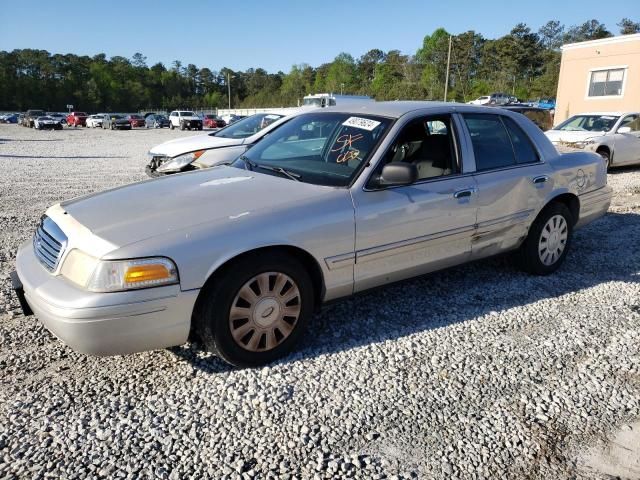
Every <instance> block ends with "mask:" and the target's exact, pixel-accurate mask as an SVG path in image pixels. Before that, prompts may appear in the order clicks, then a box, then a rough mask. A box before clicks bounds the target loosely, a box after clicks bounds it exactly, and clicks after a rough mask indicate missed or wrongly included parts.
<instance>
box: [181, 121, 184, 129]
mask: <svg viewBox="0 0 640 480" xmlns="http://www.w3.org/2000/svg"><path fill="white" fill-rule="evenodd" d="M180 130H184V122H180Z"/></svg>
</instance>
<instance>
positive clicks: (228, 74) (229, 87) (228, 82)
mask: <svg viewBox="0 0 640 480" xmlns="http://www.w3.org/2000/svg"><path fill="white" fill-rule="evenodd" d="M227 89H228V91H229V94H228V95H229V110H231V74H230V73H227Z"/></svg>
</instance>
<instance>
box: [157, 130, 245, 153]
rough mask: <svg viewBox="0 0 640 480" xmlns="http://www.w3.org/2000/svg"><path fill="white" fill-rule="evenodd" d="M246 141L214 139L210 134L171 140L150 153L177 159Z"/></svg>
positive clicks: (241, 139) (240, 139) (239, 139)
mask: <svg viewBox="0 0 640 480" xmlns="http://www.w3.org/2000/svg"><path fill="white" fill-rule="evenodd" d="M244 140H245V139H244V138H224V137H214V136H211V135H208V134H205V135H194V136H192V137H185V138H177V139H175V140H169V141H168V142H164V143H161V144H160V145H156V146H155V147H153V148H152V149H151V150H149V153H150V154H151V155H166V156H167V157H175V156H176V155H182V154H183V153H189V152H195V151H196V150H205V149H208V148H220V147H230V146H233V145H241V144H242V143H243V142H244Z"/></svg>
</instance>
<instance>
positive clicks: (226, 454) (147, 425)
mask: <svg viewBox="0 0 640 480" xmlns="http://www.w3.org/2000/svg"><path fill="white" fill-rule="evenodd" d="M192 134H194V133H193V132H180V131H173V132H170V131H168V130H162V131H152V130H135V131H131V132H128V131H125V132H111V131H103V130H89V129H77V130H73V129H65V130H64V131H61V132H39V131H35V130H28V129H25V128H22V127H18V126H15V125H0V171H1V172H2V173H1V177H0V200H1V201H0V345H1V347H0V372H1V373H0V478H25V477H29V478H45V477H52V478H97V477H127V478H170V479H178V478H207V477H210V478H221V477H224V478H254V477H259V478H314V477H316V478H336V477H353V478H367V479H368V478H447V479H449V478H502V477H504V478H545V479H546V478H558V479H564V478H575V477H579V478H580V477H582V478H607V477H606V476H605V474H606V472H600V473H598V472H596V471H594V470H591V468H590V467H589V466H588V465H585V464H583V463H582V462H581V461H580V459H581V458H582V457H583V456H584V455H585V454H586V452H589V451H590V449H592V448H595V447H597V446H600V445H605V444H606V441H607V439H608V438H612V436H613V435H614V434H615V432H617V431H618V429H626V430H628V429H629V428H636V429H637V428H638V426H637V425H640V424H636V426H634V427H631V426H630V425H632V424H633V422H634V421H636V420H637V419H638V418H639V417H640V284H639V280H640V248H638V240H637V239H638V238H640V169H636V170H633V169H627V170H624V171H618V172H615V173H613V174H611V175H609V181H610V183H611V184H612V186H613V187H614V190H615V199H614V202H613V205H612V208H611V211H610V213H609V214H608V215H607V216H606V217H605V218H603V219H601V220H599V221H597V222H595V223H593V224H592V225H590V226H588V227H586V228H584V229H582V230H579V231H578V232H576V236H575V241H574V244H573V249H572V251H571V252H570V254H569V256H568V258H567V262H566V263H565V265H564V267H563V268H562V269H561V270H560V271H559V272H558V273H556V274H554V275H552V276H550V277H546V278H539V277H531V276H528V275H526V274H523V273H521V272H519V271H518V270H516V269H514V268H513V267H512V266H511V265H510V263H509V261H508V259H507V258H497V259H491V260H487V261H482V262H477V263H475V264H472V265H468V266H464V267H461V268H455V269H451V270H448V271H445V272H441V273H437V274H434V275H431V276H429V277H426V278H421V279H417V280H413V281H410V282H405V283H403V284H400V285H396V286H393V287H388V288H386V289H383V290H380V291H377V292H375V293H370V294H367V295H363V296H360V297H357V298H355V299H352V300H349V301H346V302H344V303H340V304H337V305H333V306H331V307H328V308H326V309H325V310H323V312H322V313H321V314H319V315H317V316H316V317H315V319H314V321H313V322H312V325H311V329H312V332H313V334H312V335H308V336H307V338H306V340H305V341H303V344H302V345H301V346H300V348H299V349H298V352H297V353H295V354H293V355H291V356H289V357H288V358H286V359H284V360H282V361H280V362H278V363H276V364H274V365H271V366H269V367H266V368H262V369H254V370H249V369H247V370H236V369H232V368H230V367H228V366H227V365H226V364H224V363H223V362H221V361H219V360H218V359H217V358H215V357H214V356H212V355H210V354H208V353H206V352H201V351H199V350H198V349H197V348H196V346H193V345H187V346H184V347H180V348H176V349H172V350H161V351H154V352H147V353H142V354H138V355H130V356H126V357H113V358H92V357H87V356H85V355H81V354H78V353H75V352H73V351H72V350H70V349H69V348H67V347H65V346H64V345H63V344H62V343H61V342H59V341H57V340H56V339H55V338H53V337H52V336H51V335H50V334H49V333H48V332H47V331H46V330H45V329H44V328H43V327H42V326H40V325H39V323H38V322H37V320H36V319H35V318H33V317H28V318H25V317H23V316H22V315H21V314H19V311H18V305H17V301H16V300H15V298H14V297H13V294H12V292H11V289H10V282H9V272H10V270H11V269H12V267H13V262H14V258H15V253H16V250H17V247H18V245H19V244H20V243H21V242H23V241H24V240H26V239H29V238H30V237H31V235H32V232H33V229H34V227H35V225H36V223H37V221H38V219H39V218H40V215H41V214H42V213H43V212H44V210H45V209H46V208H47V207H48V206H49V205H51V204H52V203H55V202H58V201H60V200H63V199H68V198H70V197H73V196H76V195H80V194H84V193H88V192H91V191H95V190H102V189H105V188H108V187H112V186H115V185H120V184H125V183H129V182H133V181H137V180H142V179H144V178H146V177H145V174H144V165H145V163H146V160H147V159H146V151H147V150H148V149H149V148H150V147H151V146H153V145H155V144H157V143H160V142H162V141H164V140H167V139H170V138H174V137H178V136H183V135H192ZM164 201H170V199H158V204H159V205H160V204H161V203H162V202H164Z"/></svg>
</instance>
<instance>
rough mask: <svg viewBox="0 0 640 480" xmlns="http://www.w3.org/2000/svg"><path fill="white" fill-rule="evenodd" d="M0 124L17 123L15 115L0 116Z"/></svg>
mask: <svg viewBox="0 0 640 480" xmlns="http://www.w3.org/2000/svg"><path fill="white" fill-rule="evenodd" d="M0 123H18V114H17V113H8V114H5V115H2V116H0Z"/></svg>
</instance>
